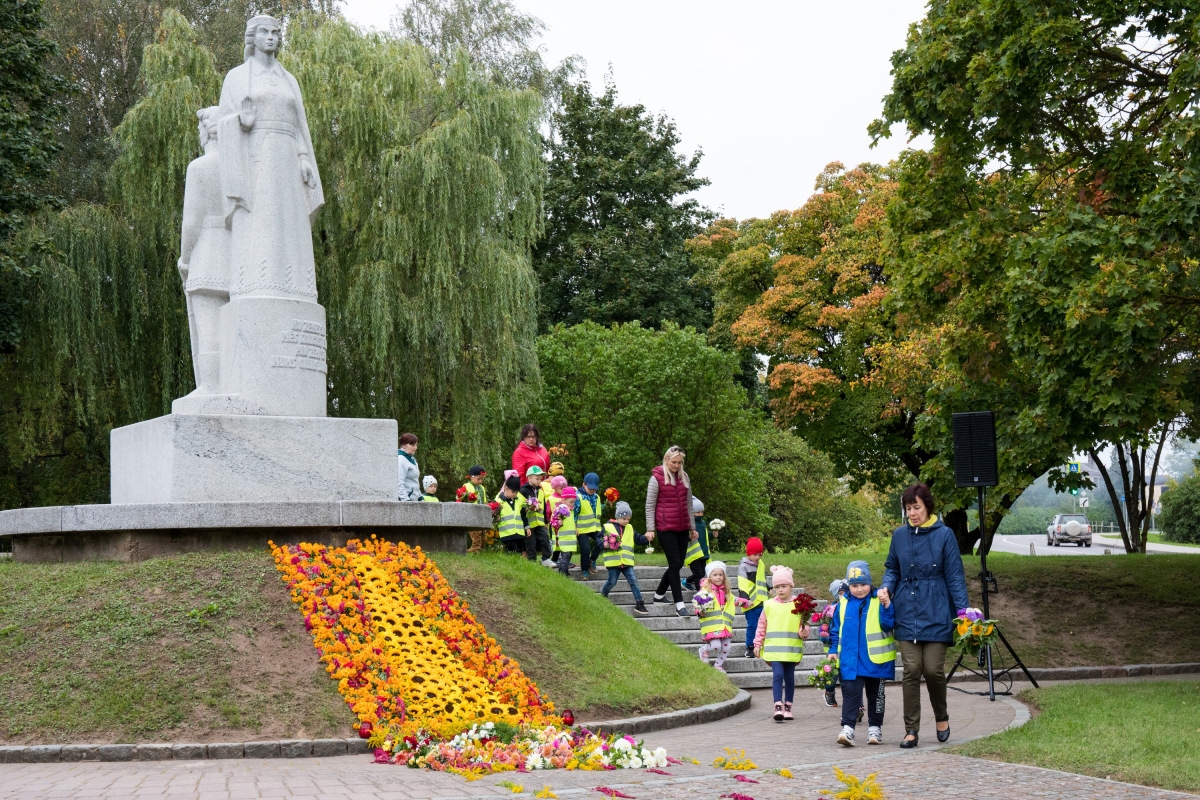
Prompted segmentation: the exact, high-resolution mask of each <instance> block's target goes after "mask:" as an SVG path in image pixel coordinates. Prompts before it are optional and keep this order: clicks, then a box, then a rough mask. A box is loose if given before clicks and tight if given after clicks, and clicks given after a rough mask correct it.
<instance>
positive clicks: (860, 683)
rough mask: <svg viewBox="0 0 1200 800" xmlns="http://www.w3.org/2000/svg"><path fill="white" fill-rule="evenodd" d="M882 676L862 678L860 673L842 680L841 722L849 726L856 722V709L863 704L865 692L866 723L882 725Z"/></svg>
mask: <svg viewBox="0 0 1200 800" xmlns="http://www.w3.org/2000/svg"><path fill="white" fill-rule="evenodd" d="M883 684H884V679H883V678H864V677H862V676H861V675H860V676H859V677H857V678H855V679H854V680H850V681H846V680H844V681H842V724H843V725H849V726H850V727H851V728H853V727H854V724H855V723H856V722H858V709H859V707H860V706H862V704H863V693H864V692H866V702H867V724H868V725H870V726H872V727H875V728H881V727H883V709H884V704H885V701H884V695H883Z"/></svg>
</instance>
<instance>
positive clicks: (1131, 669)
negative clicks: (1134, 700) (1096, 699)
mask: <svg viewBox="0 0 1200 800" xmlns="http://www.w3.org/2000/svg"><path fill="white" fill-rule="evenodd" d="M897 672H898V673H899V672H900V670H899V669H897ZM1197 672H1200V662H1187V663H1183V664H1125V665H1123V666H1115V667H1030V668H1029V674H1031V675H1033V677H1034V680H1039V681H1086V680H1094V679H1096V678H1147V677H1153V676H1155V675H1190V674H1193V673H1197ZM1009 675H1011V676H1012V677H1013V679H1014V680H1024V679H1025V676H1024V675H1023V674H1022V673H1021V668H1020V667H1014V668H1013V671H1012V672H1010V673H1009ZM986 680H987V678H986V677H981V676H979V675H976V674H974V673H972V672H966V671H963V672H957V673H955V674H954V677H953V678H952V679H951V682H952V683H958V682H959V681H986Z"/></svg>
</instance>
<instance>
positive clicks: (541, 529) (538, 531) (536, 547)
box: [521, 464, 553, 565]
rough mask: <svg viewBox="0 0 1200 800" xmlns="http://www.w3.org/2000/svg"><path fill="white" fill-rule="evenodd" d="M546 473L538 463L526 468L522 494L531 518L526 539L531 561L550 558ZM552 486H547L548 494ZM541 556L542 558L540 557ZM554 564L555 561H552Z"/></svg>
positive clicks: (526, 553) (526, 548)
mask: <svg viewBox="0 0 1200 800" xmlns="http://www.w3.org/2000/svg"><path fill="white" fill-rule="evenodd" d="M545 475H546V473H544V472H542V468H541V467H539V466H538V465H537V464H533V465H532V466H530V467H529V469H527V470H525V485H524V486H522V487H521V496H522V497H524V498H525V511H526V515H527V518H528V520H529V536H528V537H527V538H526V539H525V556H526V558H528V559H529V560H530V561H538V560H541V559H549V558H550V553H551V550H550V533H549V528H548V527H547V526H546V502H545V498H544V497H543V496H542V478H544V477H545ZM549 491H550V487H549V486H547V487H546V492H547V494H548V493H549ZM539 556H540V558H539ZM551 565H553V562H551Z"/></svg>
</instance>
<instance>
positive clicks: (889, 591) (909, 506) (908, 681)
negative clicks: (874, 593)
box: [879, 483, 970, 748]
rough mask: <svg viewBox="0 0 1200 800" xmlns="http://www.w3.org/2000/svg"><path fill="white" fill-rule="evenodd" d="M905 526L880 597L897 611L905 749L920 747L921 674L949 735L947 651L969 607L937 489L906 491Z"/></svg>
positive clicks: (942, 732) (941, 736)
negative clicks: (936, 501)
mask: <svg viewBox="0 0 1200 800" xmlns="http://www.w3.org/2000/svg"><path fill="white" fill-rule="evenodd" d="M901 502H902V504H903V506H904V513H905V516H907V518H908V524H907V525H901V526H900V527H899V528H896V530H895V531H893V533H892V545H891V547H890V548H889V549H888V556H887V561H886V562H884V573H883V585H882V588H880V590H879V596H880V598H881V599H882V598H884V597H888V596H890V597H891V599H892V603H893V605H894V606H895V609H896V628H895V637H896V649H897V650H899V651H900V659H901V662H902V663H903V664H904V729H905V731H906V734H905V736H904V739H903V741H901V742H900V746H901V747H905V748H907V747H916V746H917V734H918V733H919V732H920V730H921V676H922V675H923V676H925V689H926V691H927V692H928V693H929V704H930V705H932V706H933V719H934V722H935V724H936V726H937V738H938V741H939V742H944V741H946V740H947V739H949V738H950V714H949V713H948V712H947V710H946V651H947V650H948V649H949V647H950V645H952V644H953V643H954V635H953V631H954V617H955V615H956V613H957V612H956V609H959V608H966V607H968V606H969V605H970V603H969V602H968V600H967V581H966V579H965V578H964V577H963V563H962V556H960V555H959V553H958V542H957V540H956V539H955V538H954V532H953V531H951V530H950V529H949V528H948V527H946V526H945V525H943V524H942V522H941V521H940V520H939V519H938V518H937V515H936V514H934V513H933V493H932V492H930V491H929V487H928V486H926V485H925V484H923V483H918V484H915V485H913V486H910V487H908V488H907V489H905V490H904V495H903V496H902V498H901Z"/></svg>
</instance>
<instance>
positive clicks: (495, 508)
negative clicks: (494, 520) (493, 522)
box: [488, 500, 500, 517]
mask: <svg viewBox="0 0 1200 800" xmlns="http://www.w3.org/2000/svg"><path fill="white" fill-rule="evenodd" d="M488 508H490V509H491V510H492V516H493V517H494V516H496V515H497V514H499V513H500V504H499V503H497V502H496V501H495V500H493V501H492V502H490V503H488Z"/></svg>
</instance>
